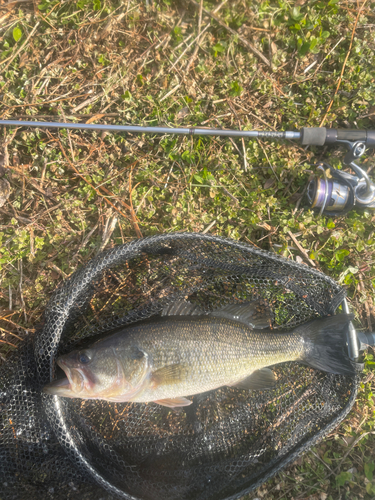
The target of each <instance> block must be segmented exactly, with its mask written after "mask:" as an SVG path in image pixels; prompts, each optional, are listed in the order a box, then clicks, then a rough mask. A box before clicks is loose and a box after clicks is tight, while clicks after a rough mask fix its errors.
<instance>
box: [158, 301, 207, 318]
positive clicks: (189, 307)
mask: <svg viewBox="0 0 375 500" xmlns="http://www.w3.org/2000/svg"><path fill="white" fill-rule="evenodd" d="M204 314H205V312H204V311H203V310H202V309H201V308H200V307H199V306H197V305H195V304H192V303H191V302H188V301H187V300H176V301H175V302H172V304H168V305H167V306H165V307H164V309H163V311H162V313H161V315H162V316H201V315H204Z"/></svg>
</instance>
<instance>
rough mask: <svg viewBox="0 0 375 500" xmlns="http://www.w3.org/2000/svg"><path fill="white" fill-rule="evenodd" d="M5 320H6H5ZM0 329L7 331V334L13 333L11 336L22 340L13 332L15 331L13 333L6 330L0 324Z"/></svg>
mask: <svg viewBox="0 0 375 500" xmlns="http://www.w3.org/2000/svg"><path fill="white" fill-rule="evenodd" d="M1 319H3V318H1ZM5 321H6V320H5ZM0 330H2V331H3V332H5V333H8V334H9V335H13V337H16V338H17V339H18V340H22V341H23V339H21V337H19V336H18V335H16V334H15V333H13V332H10V331H8V330H5V328H3V327H2V326H0Z"/></svg>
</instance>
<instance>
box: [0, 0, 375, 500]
mask: <svg viewBox="0 0 375 500" xmlns="http://www.w3.org/2000/svg"><path fill="white" fill-rule="evenodd" d="M203 5H204V7H205V9H207V10H208V11H214V10H215V9H217V8H218V7H220V9H219V10H218V11H217V12H216V16H218V18H219V19H220V20H221V24H220V23H219V22H217V21H216V20H215V19H213V18H212V17H211V16H208V15H207V14H206V12H205V11H202V20H201V23H200V21H199V18H200V16H199V12H200V8H199V3H198V5H196V4H194V2H191V1H187V2H181V3H179V2H173V1H171V0H160V1H159V2H156V1H154V2H152V1H151V0H149V1H146V2H139V1H137V0H129V2H127V3H123V2H116V1H112V0H94V1H91V0H78V1H77V2H73V1H70V0H68V1H66V2H62V1H59V0H51V1H49V0H41V1H40V2H39V3H35V4H33V3H31V2H27V1H25V2H17V1H16V2H13V3H8V4H5V3H3V4H0V20H1V22H0V25H1V28H0V71H1V73H0V86H1V104H0V116H1V118H5V119H6V118H8V119H17V118H20V119H30V120H37V119H38V120H39V119H40V120H51V121H53V120H61V121H63V120H70V121H80V122H106V123H131V124H143V125H156V124H159V125H205V126H211V127H218V128H219V127H227V128H239V127H241V128H242V129H253V128H255V129H266V130H271V129H277V130H294V129H299V128H301V127H302V126H320V125H324V126H328V127H341V128H345V127H353V128H356V127H358V128H373V122H374V116H375V115H374V109H375V107H374V106H375V97H374V95H375V93H374V90H375V70H374V68H375V56H374V41H373V35H374V27H375V24H373V23H374V18H375V14H374V12H375V10H374V7H375V3H374V2H371V1H365V2H362V0H361V1H359V2H358V4H357V3H356V2H354V1H344V0H338V1H337V0H330V1H312V2H306V1H304V0H302V1H299V2H292V1H286V0H279V1H274V0H266V1H263V2H260V1H256V0H253V1H250V0H238V1H236V0H235V1H228V2H226V3H224V4H219V3H217V2H213V1H204V4H203ZM223 24H224V25H227V26H229V27H230V28H231V30H232V31H228V29H226V28H225V27H224V26H223ZM199 33H200V37H199V40H198V39H197V37H198V35H199ZM243 39H244V40H245V42H246V41H247V44H246V43H245V42H243V41H242V40H243ZM198 42H199V43H198ZM249 44H250V45H249ZM256 51H258V55H257V53H256ZM259 52H260V53H261V54H262V55H263V59H261V57H260V56H259ZM264 59H266V60H268V61H269V62H270V63H271V65H272V68H271V67H270V65H269V64H267V63H266V62H265V61H264ZM312 64H314V66H312ZM309 68H310V69H309ZM340 75H342V79H341V80H340V79H339V78H340ZM338 84H339V86H338ZM0 148H1V151H0V153H1V156H0V176H1V177H2V179H5V180H7V181H8V182H9V185H10V197H9V199H8V200H7V202H6V203H5V204H4V206H2V207H1V208H0V215H1V220H0V242H1V250H0V266H1V269H0V282H1V290H0V315H1V320H0V327H1V330H0V332H1V333H0V343H1V348H0V354H1V357H2V358H3V359H4V358H6V356H7V355H8V353H9V352H10V351H12V350H13V349H15V348H17V346H18V345H20V344H22V339H24V338H25V337H26V336H27V335H30V334H32V332H33V329H35V327H36V325H37V324H38V323H40V322H41V321H42V314H43V310H44V307H45V305H46V303H47V301H48V299H49V297H50V294H51V292H52V290H54V288H55V287H56V286H57V285H58V283H60V282H61V281H62V280H63V279H64V278H65V277H66V276H68V275H70V274H71V273H72V272H74V271H75V270H76V269H77V268H78V267H79V266H80V265H82V264H84V263H86V262H87V261H88V259H90V258H91V257H93V256H94V255H96V254H97V253H98V252H99V251H100V250H101V249H103V248H105V247H110V246H112V245H115V244H119V243H123V242H126V241H129V240H130V239H132V238H136V237H139V236H141V235H143V236H148V235H152V234H156V233H164V232H172V231H204V230H209V231H210V232H212V233H214V234H217V235H221V236H228V237H231V238H234V239H238V240H242V241H247V242H252V243H253V244H255V245H257V246H258V247H260V248H263V249H267V250H271V251H274V252H278V253H282V254H283V255H284V256H286V257H288V258H290V259H294V260H298V261H305V262H306V263H308V264H309V265H312V264H311V261H312V263H313V264H314V265H315V266H316V268H317V269H320V270H322V271H323V272H325V273H326V274H328V275H329V276H331V277H333V278H334V279H336V280H338V281H339V282H340V283H342V284H343V285H345V286H346V288H347V291H348V296H349V300H350V303H351V306H352V309H353V311H355V313H356V325H357V327H358V328H362V329H364V330H372V328H373V326H372V325H373V322H374V320H375V308H374V301H373V297H374V286H375V237H374V221H375V217H374V213H373V212H371V211H352V212H350V213H349V214H348V215H347V216H344V217H336V218H334V217H332V218H327V217H322V218H320V219H318V218H317V217H316V215H314V214H313V213H312V212H311V211H310V210H309V209H308V208H307V207H306V204H305V202H304V200H303V199H301V195H302V193H303V191H304V187H305V185H306V183H307V181H308V179H309V176H310V175H311V172H312V171H313V170H314V167H313V166H312V164H313V163H315V162H317V161H319V160H321V159H323V158H324V159H325V160H326V161H328V162H330V163H331V164H332V165H333V166H335V167H336V168H341V167H342V159H343V156H344V151H343V150H342V149H340V148H316V149H314V148H310V149H307V150H306V149H304V148H302V147H301V146H300V145H298V144H292V143H291V142H284V143H282V142H273V143H272V142H265V141H258V142H255V141H246V142H242V141H231V140H228V139H220V138H199V137H177V136H169V135H165V136H162V137H160V136H154V137H153V136H125V135H121V134H105V133H103V134H96V133H89V132H67V131H66V130H59V131H56V130H48V131H46V130H35V129H34V130H31V129H29V130H26V129H20V128H19V129H13V130H12V129H5V128H2V130H1V143H0ZM373 161H374V158H373V152H371V151H369V152H368V154H367V156H366V157H365V159H364V164H365V166H366V167H367V168H368V169H369V171H370V172H371V171H372V169H373V167H372V165H373ZM296 239H297V240H298V243H299V245H300V246H302V247H303V249H304V250H305V252H306V253H305V254H304V253H301V252H300V251H299V249H298V248H297V246H296V244H295V240H296ZM306 255H307V256H308V257H309V259H310V261H307V260H306ZM372 354H373V353H372V352H371V353H369V355H368V358H367V368H366V374H365V378H364V380H365V382H364V383H363V386H362V388H361V390H360V394H359V397H358V401H357V403H356V406H355V408H354V409H353V411H352V412H351V414H350V415H349V416H348V418H347V419H346V420H345V422H344V423H343V424H342V425H341V426H340V427H339V428H338V429H336V430H335V432H334V433H333V434H332V435H330V436H329V437H328V438H326V439H325V441H324V442H323V443H321V444H319V445H317V446H316V447H315V448H314V449H313V450H311V452H309V453H308V454H307V455H305V456H303V457H302V458H300V459H299V460H298V461H297V462H296V463H295V464H293V465H292V466H290V467H289V468H288V469H286V470H285V471H284V472H282V473H281V474H279V475H278V476H277V477H276V478H275V479H273V480H271V481H269V482H268V483H266V484H265V485H264V486H262V487H261V488H260V489H259V490H258V491H257V492H255V493H254V494H252V495H250V496H249V497H248V498H249V499H250V498H251V499H255V498H266V499H267V500H268V499H275V500H276V499H277V500H282V499H289V498H295V499H297V498H298V499H306V498H309V499H319V500H325V499H326V500H330V499H332V500H336V499H338V498H350V499H360V498H364V499H370V498H374V497H375V478H373V472H374V467H375V455H374V452H373V448H374V436H373V434H372V432H373V426H374V411H375V404H374V399H373V393H372V390H373V389H374V383H373V378H372V371H371V370H372V368H373V365H374V361H373V358H372Z"/></svg>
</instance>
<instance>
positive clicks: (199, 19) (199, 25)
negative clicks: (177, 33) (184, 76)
mask: <svg viewBox="0 0 375 500" xmlns="http://www.w3.org/2000/svg"><path fill="white" fill-rule="evenodd" d="M202 12H203V0H201V2H200V4H199V18H198V36H197V38H196V40H197V45H196V46H195V49H194V52H193V55H192V56H191V58H190V61H189V62H188V64H187V66H186V70H185V71H186V72H188V71H189V69H190V66H191V65H192V64H193V62H194V59H195V58H196V57H197V54H198V50H199V47H200V37H201V28H202Z"/></svg>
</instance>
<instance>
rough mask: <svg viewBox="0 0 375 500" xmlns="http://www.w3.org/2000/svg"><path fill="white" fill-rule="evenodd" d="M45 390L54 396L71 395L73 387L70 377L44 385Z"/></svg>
mask: <svg viewBox="0 0 375 500" xmlns="http://www.w3.org/2000/svg"><path fill="white" fill-rule="evenodd" d="M43 392H45V393H46V394H52V395H53V396H63V397H71V396H72V394H73V391H72V387H71V385H70V382H69V379H68V378H61V379H58V380H54V381H53V382H51V383H49V384H47V385H46V386H44V387H43Z"/></svg>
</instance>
